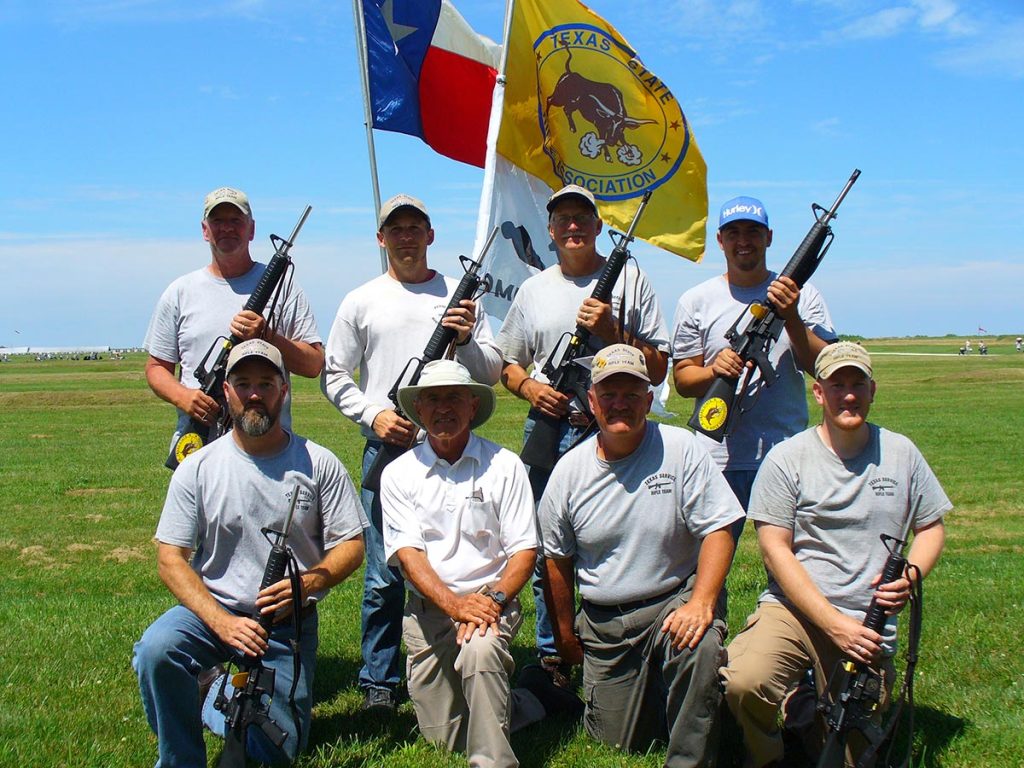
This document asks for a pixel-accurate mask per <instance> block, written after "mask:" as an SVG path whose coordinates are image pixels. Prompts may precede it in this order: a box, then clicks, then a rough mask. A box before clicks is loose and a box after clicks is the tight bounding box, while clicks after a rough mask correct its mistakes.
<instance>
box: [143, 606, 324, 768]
mask: <svg viewBox="0 0 1024 768" xmlns="http://www.w3.org/2000/svg"><path fill="white" fill-rule="evenodd" d="M317 623H318V620H317V615H316V611H313V612H311V613H310V614H309V615H308V616H307V617H306V618H305V619H304V620H303V622H302V644H301V646H300V651H299V658H300V659H301V664H302V666H301V672H300V674H299V682H298V685H297V686H296V688H295V706H296V709H297V710H298V713H299V717H300V718H301V721H302V732H301V736H302V742H301V743H299V741H298V738H297V736H298V733H297V728H296V723H295V720H294V718H293V716H292V709H291V706H290V704H289V701H288V693H289V692H290V691H291V687H292V679H293V670H294V667H293V660H292V652H291V648H290V646H289V645H288V641H289V639H291V638H293V637H294V633H293V631H292V629H293V628H292V624H291V621H286V622H284V623H282V624H279V625H277V626H275V627H274V629H273V630H272V631H271V633H270V647H269V648H268V649H267V652H266V654H265V655H264V657H263V664H264V665H265V666H267V667H270V668H272V669H274V671H275V679H274V695H273V698H272V700H271V704H270V718H271V719H272V720H273V721H274V722H276V723H277V724H278V726H279V727H280V728H282V729H283V730H284V731H285V732H286V733H287V734H288V737H287V738H286V739H285V742H284V744H283V745H282V747H280V748H278V747H275V746H274V745H273V744H272V743H271V742H270V740H269V739H267V737H266V736H265V735H264V734H263V732H262V731H261V730H260V729H259V728H249V730H248V733H247V734H246V751H247V753H248V754H249V756H250V757H251V758H252V759H254V760H257V761H259V762H261V763H267V764H283V763H288V762H291V761H292V760H294V758H295V756H296V755H297V754H298V753H299V752H300V751H301V750H302V749H303V748H304V747H305V746H306V741H307V739H308V738H309V719H310V713H311V711H312V704H313V702H312V690H313V671H314V668H315V666H316V648H317V642H318V640H317ZM227 661H231V662H235V663H237V662H239V661H241V654H239V653H238V652H237V651H233V650H232V649H231V648H229V647H228V646H226V645H224V644H223V643H222V642H221V641H220V640H219V639H218V638H217V636H216V635H215V634H214V633H213V631H212V630H211V629H210V628H209V627H207V626H206V624H204V623H203V622H202V621H201V620H200V619H199V617H198V616H196V615H195V614H194V613H192V611H190V610H189V609H188V608H185V607H184V606H182V605H176V606H174V607H173V608H171V609H170V610H169V611H167V612H166V613H164V614H163V615H162V616H161V617H160V618H158V619H157V620H156V621H154V622H153V623H152V624H150V625H149V628H148V629H147V630H146V631H145V632H144V633H143V635H142V638H141V639H140V640H139V642H137V643H136V644H135V648H134V649H133V654H132V668H133V669H134V670H135V672H136V674H137V675H138V679H139V693H140V694H141V696H142V707H143V709H144V710H145V711H146V720H148V721H149V726H150V728H152V729H153V732H154V733H155V734H156V737H157V742H158V745H159V750H160V755H159V759H158V760H157V762H156V765H157V767H158V768H172V767H176V766H187V767H188V768H195V766H205V765H206V745H205V744H204V743H203V724H204V723H205V724H206V726H207V727H208V728H209V729H210V730H211V731H213V732H214V733H216V734H217V735H219V736H223V735H224V732H225V722H224V715H223V714H221V713H220V712H218V711H216V710H215V709H214V708H213V707H212V706H207V707H205V708H203V707H202V702H201V701H199V682H198V679H197V678H198V675H199V673H200V672H201V671H202V670H204V669H207V668H209V667H212V666H214V665H216V664H221V663H224V662H227ZM216 685H220V683H219V681H218V682H217V683H216Z"/></svg>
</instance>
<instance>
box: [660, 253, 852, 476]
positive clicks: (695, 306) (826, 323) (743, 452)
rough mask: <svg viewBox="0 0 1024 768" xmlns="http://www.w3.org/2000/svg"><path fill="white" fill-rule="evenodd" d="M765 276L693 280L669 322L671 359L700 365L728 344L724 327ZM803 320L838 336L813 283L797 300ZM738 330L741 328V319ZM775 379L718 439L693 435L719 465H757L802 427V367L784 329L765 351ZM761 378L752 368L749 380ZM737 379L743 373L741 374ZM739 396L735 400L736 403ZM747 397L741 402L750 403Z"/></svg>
mask: <svg viewBox="0 0 1024 768" xmlns="http://www.w3.org/2000/svg"><path fill="white" fill-rule="evenodd" d="M775 278H776V274H775V273H774V272H771V273H769V276H768V279H767V280H765V281H764V282H763V283H761V284H760V285H755V286H753V287H752V288H742V287H739V286H736V285H731V284H730V283H729V281H728V280H726V279H725V277H724V276H721V275H720V276H719V277H715V278H712V279H711V280H706V281H705V282H703V283H701V284H700V285H696V286H694V287H693V288H691V289H690V290H688V291H687V292H686V293H684V294H683V295H682V297H681V298H680V299H679V304H678V305H677V307H676V314H675V318H674V320H673V323H672V327H673V331H672V359H673V360H675V361H676V362H679V361H680V360H683V359H686V358H689V357H696V356H697V355H703V356H704V365H711V362H712V361H713V360H714V359H715V357H717V356H718V353H719V352H721V351H722V350H723V349H725V348H727V347H728V346H729V342H728V340H727V339H726V338H725V334H726V332H727V331H728V330H729V328H731V327H732V324H733V323H735V322H736V318H738V317H739V316H740V313H741V312H743V310H744V309H745V308H746V307H747V305H748V304H750V303H751V302H752V301H764V300H765V297H766V296H767V295H768V293H767V292H768V285H769V284H770V283H771V281H772V280H774V279H775ZM797 307H798V309H799V312H800V317H801V318H802V319H803V321H804V325H806V326H807V327H808V328H810V329H811V331H813V332H814V334H815V335H817V336H818V337H819V338H821V339H824V340H825V341H828V342H832V341H835V340H836V339H837V338H838V337H837V336H836V332H835V329H834V328H833V327H832V318H831V317H829V314H828V308H827V307H826V306H825V301H824V299H822V297H821V294H820V293H818V291H817V290H816V289H815V288H814V286H813V285H810V284H809V283H808V284H805V285H804V287H803V288H802V289H801V291H800V302H799V304H798V305H797ZM738 330H743V323H741V324H740V328H739V329H738ZM768 358H769V360H771V363H772V366H773V367H774V368H775V372H776V374H778V377H779V378H778V380H777V381H776V382H775V383H774V384H772V385H771V386H770V387H762V388H761V391H760V395H759V396H758V399H757V401H756V402H754V403H753V404H752V409H751V410H750V411H748V412H747V413H744V414H743V415H742V416H740V417H739V421H738V422H737V423H736V426H735V428H734V429H733V431H732V433H731V434H730V435H729V436H728V437H726V438H725V441H724V442H722V443H719V442H717V441H715V440H712V439H711V438H709V437H707V436H706V435H702V434H700V433H698V435H697V439H698V440H700V441H701V442H702V443H703V444H704V445H705V447H707V449H708V450H709V451H710V452H711V455H712V456H713V457H714V458H715V461H717V462H718V466H720V467H721V468H722V469H728V470H743V469H757V468H758V467H759V466H760V465H761V461H762V459H764V457H765V454H767V453H768V451H769V450H771V448H772V446H774V445H777V444H778V443H781V442H782V441H783V440H785V439H786V438H787V437H792V436H793V435H795V434H796V433H797V432H800V431H801V430H803V429H806V427H807V392H806V389H805V387H804V376H803V369H802V368H801V367H800V363H799V361H798V360H797V359H796V355H794V354H793V347H792V345H791V344H790V341H789V334H787V333H786V331H785V330H783V331H782V334H781V335H780V336H779V340H778V342H776V343H775V344H774V345H773V346H772V349H771V351H770V352H769V354H768ZM759 380H760V374H758V373H757V372H756V371H755V373H754V375H753V377H752V378H751V384H752V385H753V384H754V383H755V382H757V381H759ZM740 381H742V378H741V379H740ZM741 402H742V401H737V405H740V403H741ZM750 405H751V404H750V401H749V400H748V401H747V402H745V403H744V406H745V407H746V406H750Z"/></svg>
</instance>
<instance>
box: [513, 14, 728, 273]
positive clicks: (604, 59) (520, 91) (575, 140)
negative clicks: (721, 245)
mask: <svg viewBox="0 0 1024 768" xmlns="http://www.w3.org/2000/svg"><path fill="white" fill-rule="evenodd" d="M506 44H507V45H508V53H507V64H506V69H505V76H506V84H505V100H504V110H503V112H502V118H501V127H500V130H499V133H498V141H497V151H498V154H500V155H501V156H502V157H504V158H505V159H506V160H508V161H509V162H510V163H512V164H514V165H517V166H519V167H520V168H522V169H523V170H524V171H526V172H527V173H529V174H531V175H533V176H536V177H537V178H539V179H541V180H542V181H544V182H545V183H547V184H548V185H550V186H551V187H552V188H553V189H558V188H560V187H562V186H563V185H565V184H579V185H580V186H582V187H586V188H587V189H589V190H590V191H591V192H593V193H594V196H595V197H596V198H597V201H598V206H599V208H600V212H601V218H602V219H604V220H605V221H606V222H608V223H610V224H612V225H613V226H615V227H618V228H619V229H625V228H626V227H628V225H629V223H630V221H631V220H632V218H633V214H634V213H635V212H636V209H637V206H638V205H639V202H640V196H641V195H642V194H643V193H644V191H645V190H647V189H653V190H654V195H653V196H652V197H651V201H650V204H649V205H648V207H647V210H646V211H645V212H644V217H643V219H642V220H641V222H640V226H639V227H638V229H637V233H636V234H637V236H638V237H641V238H643V239H644V240H647V241H648V242H650V243H652V244H654V245H656V246H658V247H660V248H664V249H665V250H668V251H671V252H673V253H676V254H679V255H680V256H684V257H686V258H688V259H692V260H693V261H699V260H700V258H701V256H702V255H703V253H704V232H705V227H706V223H707V216H708V194H707V167H706V166H705V164H704V158H702V157H701V155H700V150H699V149H697V142H696V141H695V140H694V137H693V133H692V131H691V130H690V124H689V123H688V122H687V121H686V117H685V116H684V115H683V110H682V107H681V106H680V105H679V102H678V101H677V100H676V98H675V95H674V94H673V93H672V91H671V89H670V88H669V87H668V85H666V84H665V83H664V82H662V81H661V79H660V78H659V77H658V76H657V75H655V74H654V73H653V72H651V71H649V70H648V69H647V68H646V67H645V66H644V65H643V63H642V62H641V61H640V59H639V57H638V56H637V54H636V51H634V50H633V48H632V47H631V46H630V45H629V43H628V42H626V40H625V39H624V38H623V37H622V35H620V34H619V33H618V32H616V31H615V29H614V28H613V27H612V26H611V25H610V24H608V23H607V22H606V21H605V20H604V19H602V18H601V17H600V16H598V15H597V14H595V13H593V12H592V11H591V10H590V9H589V8H587V7H586V6H584V5H583V4H582V3H580V2H577V1H576V0H516V2H515V8H514V11H513V18H512V26H511V30H510V32H509V36H508V40H507V41H506Z"/></svg>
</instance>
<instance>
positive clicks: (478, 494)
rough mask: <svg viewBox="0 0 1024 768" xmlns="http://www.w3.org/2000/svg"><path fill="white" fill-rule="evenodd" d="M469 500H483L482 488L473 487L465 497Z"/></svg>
mask: <svg viewBox="0 0 1024 768" xmlns="http://www.w3.org/2000/svg"><path fill="white" fill-rule="evenodd" d="M466 498H467V499H469V500H470V501H483V500H484V489H483V488H475V489H474V490H473V492H472V493H471V494H469V496H467V497H466Z"/></svg>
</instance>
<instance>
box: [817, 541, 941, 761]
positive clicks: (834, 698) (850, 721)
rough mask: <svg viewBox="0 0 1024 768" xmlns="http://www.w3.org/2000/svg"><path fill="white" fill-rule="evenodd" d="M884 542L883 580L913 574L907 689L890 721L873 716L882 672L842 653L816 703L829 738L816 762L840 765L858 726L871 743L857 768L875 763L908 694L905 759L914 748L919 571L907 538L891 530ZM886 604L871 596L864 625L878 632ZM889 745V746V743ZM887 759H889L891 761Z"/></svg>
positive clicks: (919, 596) (884, 620) (880, 685)
mask: <svg viewBox="0 0 1024 768" xmlns="http://www.w3.org/2000/svg"><path fill="white" fill-rule="evenodd" d="M881 539H882V543H883V544H884V545H885V547H886V549H888V550H889V556H888V558H886V561H885V567H884V568H883V569H882V577H881V579H880V580H879V582H878V583H879V585H881V584H889V583H890V582H893V581H896V580H897V579H899V578H901V577H902V576H904V574H906V575H907V576H908V578H910V576H911V574H912V573H913V572H915V571H916V576H914V577H913V578H910V583H911V592H910V609H911V615H910V631H909V633H908V634H909V637H908V639H907V645H908V651H907V669H906V672H905V674H904V676H903V690H902V691H901V694H900V697H899V703H898V704H897V705H896V706H895V707H894V708H893V712H892V713H891V714H890V716H889V720H888V724H887V725H886V727H884V728H883V727H881V726H879V725H877V724H876V723H874V722H872V719H871V718H872V716H873V715H874V713H875V712H876V711H877V709H878V707H879V705H880V704H881V701H882V693H883V685H884V681H883V680H882V676H881V675H880V674H879V673H878V672H877V671H875V670H874V669H872V668H871V667H870V666H869V665H867V664H865V663H863V662H860V661H854V660H852V659H844V660H843V661H841V662H840V663H839V666H838V670H837V671H838V674H836V675H834V676H833V678H832V681H831V685H830V686H829V691H828V692H827V693H826V695H825V696H824V697H823V698H822V700H821V701H820V702H819V703H818V709H819V710H820V711H821V712H822V714H823V715H824V717H825V728H826V733H827V736H826V739H825V746H824V748H823V749H822V752H821V756H820V757H819V758H818V763H817V768H842V767H843V765H844V760H845V754H846V743H847V740H848V739H849V735H850V733H851V732H852V731H858V732H860V733H861V735H862V736H863V738H864V742H865V744H866V745H867V746H866V748H865V749H864V751H863V752H862V753H861V754H860V756H859V758H858V759H857V767H858V768H867V766H873V765H875V760H876V755H877V753H878V750H879V748H880V747H881V746H882V745H883V742H884V741H885V739H886V738H887V737H889V736H890V735H891V734H892V732H893V731H894V730H895V728H896V725H897V724H898V723H899V718H900V711H901V709H902V706H903V702H904V700H905V701H906V702H907V703H908V705H909V710H910V721H909V722H910V725H909V730H910V732H911V733H910V737H909V738H908V744H907V755H906V761H905V762H904V763H903V765H908V764H909V761H910V749H911V747H912V746H913V738H912V736H913V707H914V702H913V679H914V668H915V667H916V665H917V649H918V645H919V643H920V634H921V573H920V570H918V569H917V566H915V565H913V564H909V563H907V560H906V558H904V557H903V553H902V549H903V546H904V544H905V542H903V541H900V540H899V539H897V538H895V537H893V536H886V535H885V534H882V536H881ZM886 619H887V616H886V613H885V609H884V608H883V607H882V606H880V605H879V604H878V602H877V601H876V600H875V599H874V598H872V600H871V604H870V605H869V606H868V612H867V614H866V615H865V617H864V626H865V627H867V628H868V629H870V630H872V631H873V632H877V633H879V634H881V633H882V631H883V630H884V629H885V623H886ZM890 748H891V746H890ZM888 764H889V763H888V760H887V761H886V765H888Z"/></svg>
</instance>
